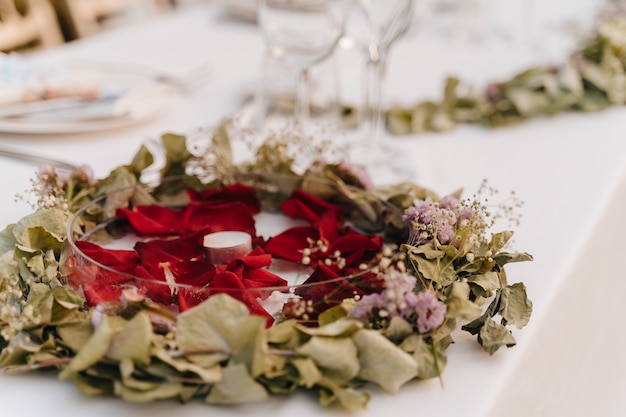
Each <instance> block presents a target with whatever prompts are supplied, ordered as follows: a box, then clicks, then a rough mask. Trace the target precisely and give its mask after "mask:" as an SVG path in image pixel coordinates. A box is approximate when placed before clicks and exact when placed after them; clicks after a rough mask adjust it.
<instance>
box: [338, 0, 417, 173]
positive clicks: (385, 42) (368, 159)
mask: <svg viewBox="0 0 626 417" xmlns="http://www.w3.org/2000/svg"><path fill="white" fill-rule="evenodd" d="M414 4H415V2H414V0H351V3H350V5H351V8H350V12H349V13H350V15H349V16H348V18H347V19H348V23H347V26H346V36H345V38H344V39H342V41H343V43H344V44H346V42H345V41H346V38H349V42H348V44H350V47H354V46H355V47H356V48H360V49H361V51H362V54H363V57H364V64H363V68H364V71H363V72H364V74H363V78H364V84H363V87H362V89H363V91H362V94H361V97H362V98H361V109H360V110H361V112H360V113H361V114H362V117H361V118H360V121H359V125H360V128H359V131H358V132H356V134H355V135H352V136H354V138H353V139H352V140H351V142H352V145H351V148H352V149H351V150H350V153H351V156H352V159H353V162H354V163H356V164H359V165H364V166H366V168H367V171H368V172H369V173H370V175H371V176H372V177H373V179H374V180H375V181H378V182H386V181H392V180H395V179H397V177H399V176H404V177H406V176H409V175H410V174H408V173H406V172H401V171H404V170H403V169H402V166H401V164H399V163H398V161H397V160H396V161H394V160H393V158H394V156H395V155H394V154H393V152H392V151H391V149H389V148H387V147H385V146H383V143H382V140H383V136H384V134H385V123H384V120H385V119H384V117H385V112H384V109H383V84H384V81H385V73H386V69H387V58H388V55H389V52H390V49H391V47H392V45H393V44H394V42H395V41H396V40H397V39H399V38H400V37H401V36H403V35H404V34H405V33H406V32H407V30H408V29H409V27H410V26H411V23H412V22H413V17H414ZM364 32H365V33H364Z"/></svg>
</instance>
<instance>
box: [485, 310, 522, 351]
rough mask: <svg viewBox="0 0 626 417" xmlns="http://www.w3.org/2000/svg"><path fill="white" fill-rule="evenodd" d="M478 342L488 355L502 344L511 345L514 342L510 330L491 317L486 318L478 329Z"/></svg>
mask: <svg viewBox="0 0 626 417" xmlns="http://www.w3.org/2000/svg"><path fill="white" fill-rule="evenodd" d="M478 343H480V345H481V346H482V347H483V349H484V350H485V351H486V352H487V353H489V354H490V355H493V354H494V353H495V352H496V351H497V350H498V349H500V348H501V347H502V346H506V347H512V346H515V344H516V342H515V338H514V337H513V335H512V334H511V332H510V331H509V330H508V329H507V328H506V327H504V326H503V325H502V324H500V323H497V322H496V321H494V320H492V319H487V320H486V321H485V324H484V325H483V326H482V328H481V329H480V332H479V333H478Z"/></svg>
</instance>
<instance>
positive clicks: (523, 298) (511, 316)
mask: <svg viewBox="0 0 626 417" xmlns="http://www.w3.org/2000/svg"><path fill="white" fill-rule="evenodd" d="M532 309H533V304H532V302H531V301H530V300H529V299H528V296H527V295H526V287H525V286H524V284H522V283H516V284H513V285H509V286H507V287H505V288H504V289H503V290H502V296H501V300H500V311H499V313H500V315H501V316H502V318H503V319H504V320H505V321H506V324H512V325H514V326H515V327H517V328H518V329H521V328H522V327H524V326H526V324H528V321H529V320H530V316H531V313H532Z"/></svg>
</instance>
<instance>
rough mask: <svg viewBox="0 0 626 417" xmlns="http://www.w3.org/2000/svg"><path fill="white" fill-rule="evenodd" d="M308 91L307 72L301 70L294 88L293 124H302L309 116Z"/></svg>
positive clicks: (309, 100)
mask: <svg viewBox="0 0 626 417" xmlns="http://www.w3.org/2000/svg"><path fill="white" fill-rule="evenodd" d="M310 102H311V99H310V91H309V70H308V69H301V70H300V72H299V74H298V82H297V86H296V103H295V122H296V124H299V123H300V124H304V123H306V121H307V120H308V119H309V117H310V115H311V109H310V105H311V103H310Z"/></svg>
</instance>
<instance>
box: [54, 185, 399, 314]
mask: <svg viewBox="0 0 626 417" xmlns="http://www.w3.org/2000/svg"><path fill="white" fill-rule="evenodd" d="M234 178H235V184H238V185H243V186H246V187H249V188H251V189H253V192H254V195H255V196H256V199H257V200H258V202H259V204H260V210H258V211H257V212H256V213H255V214H254V215H253V216H252V217H253V219H254V227H255V233H253V236H252V241H253V243H252V251H251V252H249V253H246V254H243V255H242V253H239V254H238V255H236V256H235V257H234V258H233V259H230V260H226V261H225V262H224V263H223V264H215V263H213V262H212V261H211V260H213V261H214V259H213V258H211V257H210V254H209V253H208V252H204V251H211V250H213V248H210V247H209V248H207V247H205V246H203V247H199V245H200V243H199V242H203V240H202V238H203V236H201V235H202V233H199V234H198V233H197V234H196V235H193V234H192V233H189V234H188V235H185V236H181V235H177V234H175V233H174V234H166V235H159V236H148V235H145V234H143V233H140V232H138V231H137V230H136V229H134V228H133V227H131V226H132V222H130V221H129V220H128V218H127V217H124V216H120V211H119V209H128V210H133V209H136V208H138V207H139V208H140V207H145V206H147V205H149V206H150V207H155V208H156V209H160V208H164V209H165V210H168V212H169V211H173V212H175V213H176V216H177V217H176V218H181V219H182V218H183V217H182V216H184V213H185V210H186V208H188V207H189V206H190V205H191V204H193V203H192V202H191V199H190V196H191V194H190V190H193V191H191V192H195V193H202V192H203V191H206V190H212V191H218V190H224V189H225V188H227V187H226V186H223V185H219V186H215V185H205V184H200V183H199V182H197V181H193V185H190V182H189V177H175V178H169V179H165V180H163V181H161V182H160V183H159V184H136V185H132V186H129V187H125V188H122V189H118V190H115V191H112V192H110V193H107V194H105V195H102V196H101V197H99V198H97V199H95V200H93V201H91V202H90V203H88V204H87V205H85V206H83V207H82V208H81V209H80V210H79V211H78V212H76V213H75V214H74V216H73V217H72V219H71V220H70V222H69V224H68V226H67V239H66V244H65V247H64V250H63V259H62V265H63V269H62V273H63V275H64V277H65V279H66V284H68V285H70V286H71V287H72V288H73V289H75V290H76V291H77V292H79V293H80V294H82V295H83V296H85V299H86V301H87V305H89V306H95V305H99V304H106V303H119V302H123V301H124V299H125V298H128V297H134V298H136V297H145V299H148V300H149V301H151V302H154V303H157V304H159V305H161V306H164V307H166V308H167V309H169V310H171V311H172V312H173V313H175V314H176V313H178V312H181V311H184V310H186V309H188V308H191V307H193V306H195V305H197V304H199V303H201V302H202V301H204V300H206V299H207V298H209V297H210V296H212V295H214V294H219V293H227V294H229V295H231V296H232V297H234V298H236V299H238V300H240V301H242V302H243V303H244V304H246V305H247V306H248V308H249V310H250V311H251V313H253V314H258V315H262V316H267V317H268V323H270V322H272V321H273V320H274V319H276V318H278V317H288V318H296V319H299V320H301V321H303V322H309V323H312V324H314V323H315V322H316V320H317V317H318V315H319V314H320V313H322V312H323V311H325V310H327V309H329V308H332V307H334V306H336V305H339V304H340V303H341V302H342V301H343V300H344V299H346V298H353V297H360V296H362V295H364V294H369V293H372V292H378V291H380V290H381V289H382V287H381V285H382V281H381V280H380V279H379V277H378V276H377V274H376V265H377V263H378V261H379V260H380V256H381V254H382V243H383V242H385V241H387V242H389V241H395V242H402V241H404V239H405V238H406V234H407V230H406V228H405V226H404V223H403V222H402V219H401V216H402V213H401V212H400V210H398V209H397V208H396V207H394V206H393V205H391V204H389V203H387V202H385V201H382V200H381V199H379V198H376V197H374V196H373V195H372V194H371V193H368V192H366V191H364V190H362V189H359V188H355V187H351V186H348V185H345V184H342V183H337V182H333V181H329V180H326V179H321V178H318V177H312V176H304V177H298V176H294V175H283V174H250V173H237V174H235V175H234ZM296 190H298V191H299V192H304V193H306V195H311V196H314V197H316V198H320V199H321V200H323V201H325V202H326V203H329V204H331V205H332V206H334V207H337V208H338V209H339V210H340V212H341V215H340V216H339V217H342V218H343V220H344V221H343V224H341V225H340V229H338V230H341V232H340V233H343V231H345V230H350V231H351V232H350V233H352V232H354V233H355V235H358V236H357V237H358V239H361V240H358V239H357V240H356V242H357V243H355V244H353V245H352V246H353V247H352V248H350V249H348V250H347V252H346V258H342V256H343V255H344V253H343V252H341V251H340V250H339V249H337V250H334V251H332V253H330V252H328V251H327V252H325V253H326V255H324V256H320V257H319V258H317V259H315V256H314V255H315V252H316V251H317V252H319V250H320V248H319V247H318V246H319V245H318V246H315V245H316V242H310V243H311V245H312V246H311V248H312V252H313V254H312V255H311V257H312V258H314V259H313V261H311V262H306V260H305V258H306V257H307V254H309V252H310V251H311V249H309V248H305V249H304V250H301V249H298V250H296V252H297V253H298V256H299V258H298V259H281V258H280V256H276V255H275V254H274V255H272V256H271V257H269V258H271V259H268V255H267V253H266V250H267V248H269V247H270V246H269V244H268V242H269V241H271V240H272V239H275V238H276V237H277V236H280V235H281V234H282V233H283V232H285V231H287V230H295V229H297V228H300V229H303V230H317V229H315V228H316V227H317V226H315V225H313V224H312V223H311V222H310V221H309V222H307V221H304V220H302V219H294V218H292V217H290V216H287V215H285V214H282V213H281V207H282V205H283V203H285V201H287V200H288V199H289V198H290V197H291V196H292V195H293V193H294V191H296ZM178 213H180V217H178ZM181 221H182V220H181ZM307 228H308V229H307ZM318 231H319V230H318ZM320 233H321V232H320ZM189 236H191V237H189ZM350 236H354V235H350ZM190 240H191V241H193V242H194V243H193V244H191V245H190V244H189V241H190ZM348 240H349V239H348ZM320 241H321V240H320ZM281 242H282V241H281ZM286 242H287V243H288V244H287V245H281V247H282V248H286V250H288V251H289V250H291V248H289V243H290V241H289V240H287V241H286ZM318 242H319V241H318ZM324 242H325V243H330V244H331V247H332V242H327V241H324ZM358 242H364V243H366V244H367V245H371V244H373V243H372V242H374V243H376V242H380V244H381V247H380V248H378V249H377V250H376V251H373V250H370V252H368V254H367V255H366V256H365V257H364V258H363V259H358V257H357V258H356V259H357V260H362V261H363V262H359V264H358V265H356V264H355V262H354V259H351V258H350V257H349V256H353V252H359V251H360V252H359V253H361V252H364V251H366V249H365V247H364V246H361V245H360V243H358ZM186 245H189V246H186ZM148 246H150V247H151V248H153V249H151V251H147V250H146V249H145V248H146V247H148ZM275 246H276V245H275ZM327 246H328V245H327ZM339 246H341V245H339ZM345 246H346V244H345V242H344V244H343V247H344V249H345ZM348 246H349V245H348ZM155 247H156V249H154V248H155ZM141 248H143V250H140V249H141ZM307 249H309V251H307ZM322 249H328V248H322ZM370 249H371V248H370ZM294 250H295V249H294ZM342 250H343V249H342ZM247 251H248V250H247V249H246V252H247ZM339 252H341V253H339ZM348 252H350V253H348ZM374 252H375V253H374ZM294 253H295V252H294ZM161 255H162V256H164V258H163V260H162V259H161V258H158V257H159V256H161ZM339 255H341V256H339ZM155 257H157V258H158V259H156V260H155ZM185 257H189V259H188V260H185V261H184V262H187V263H183V261H181V260H180V259H181V258H185ZM341 259H344V261H345V259H348V260H349V262H352V264H351V265H348V267H346V266H345V265H343V266H342V265H341V263H340V262H341ZM350 259H351V261H350ZM344 263H345V262H344ZM157 270H158V272H156V273H155V274H150V273H149V272H150V271H152V272H154V271H157ZM157 275H158V277H157ZM155 277H156V278H155Z"/></svg>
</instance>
